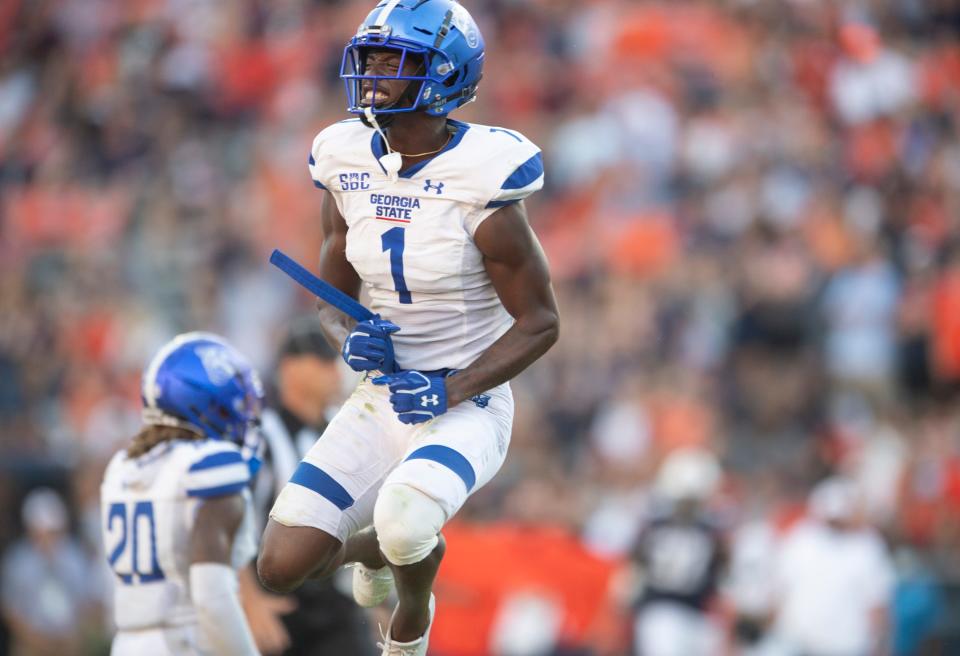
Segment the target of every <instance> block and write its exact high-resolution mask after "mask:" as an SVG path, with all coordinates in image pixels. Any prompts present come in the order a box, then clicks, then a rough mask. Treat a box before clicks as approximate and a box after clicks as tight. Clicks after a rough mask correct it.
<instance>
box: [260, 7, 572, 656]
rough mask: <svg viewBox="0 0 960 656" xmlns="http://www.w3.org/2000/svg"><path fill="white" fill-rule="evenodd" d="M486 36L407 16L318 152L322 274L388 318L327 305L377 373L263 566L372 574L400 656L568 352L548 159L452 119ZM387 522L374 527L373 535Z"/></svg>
mask: <svg viewBox="0 0 960 656" xmlns="http://www.w3.org/2000/svg"><path fill="white" fill-rule="evenodd" d="M483 54H484V50H483V39H482V37H481V35H480V32H479V30H478V29H477V26H476V24H475V23H474V21H473V19H472V18H471V17H470V14H469V13H467V11H466V9H464V8H463V7H462V6H461V5H459V4H458V3H456V2H453V1H452V0H388V1H384V2H381V3H380V4H379V5H377V7H376V8H374V10H373V11H372V12H371V13H370V14H369V16H367V18H366V19H365V20H364V21H363V23H362V24H361V26H360V28H359V30H358V32H357V34H356V36H355V37H354V38H353V39H351V41H350V42H349V44H348V45H347V47H346V49H345V51H344V59H343V67H342V70H341V77H342V78H343V79H344V81H345V83H346V88H347V93H348V97H349V111H351V112H352V113H354V114H358V115H360V119H359V120H358V119H353V120H348V121H344V122H341V123H337V124H335V125H333V126H331V127H329V128H327V129H326V130H324V131H323V132H321V133H320V134H319V135H318V136H317V138H316V139H315V140H314V143H313V148H312V150H311V152H310V157H309V168H310V173H311V176H312V178H313V181H314V184H315V185H316V186H317V187H319V188H320V189H322V190H325V191H324V193H323V205H322V225H323V232H324V242H323V247H322V250H321V255H320V271H321V275H322V277H323V278H324V279H325V280H326V281H328V282H329V283H331V284H332V285H334V286H335V287H337V288H338V289H340V290H341V291H343V292H345V293H347V294H349V295H350V296H352V297H354V298H358V296H359V293H360V291H361V286H362V287H363V289H365V290H366V292H367V293H368V295H369V297H370V299H371V302H372V308H371V309H372V310H373V312H374V313H376V314H377V318H375V319H371V320H369V321H364V322H361V323H359V324H358V323H356V322H354V321H352V320H348V319H346V318H345V317H344V315H342V314H340V313H339V312H338V311H336V310H335V309H333V308H331V307H327V306H321V310H320V313H321V319H322V320H323V325H324V328H325V330H326V331H327V333H328V336H329V338H330V339H331V340H332V341H333V342H334V343H336V344H339V345H342V353H343V356H344V359H345V360H346V362H347V363H348V364H349V365H350V366H351V367H353V368H354V369H356V370H358V371H367V372H378V373H374V374H372V375H370V376H368V377H367V378H366V379H365V380H364V381H363V382H362V383H361V384H360V385H359V386H358V387H357V389H356V391H355V392H354V393H353V395H352V397H351V398H350V399H349V400H348V401H347V403H346V404H345V405H344V406H343V408H342V409H341V411H340V412H339V414H338V415H337V416H336V417H335V418H334V419H333V421H332V422H331V423H330V425H329V427H328V428H327V430H326V431H325V432H324V435H323V436H322V437H321V438H320V440H319V441H318V442H317V443H316V445H315V446H314V447H313V449H311V451H310V452H309V453H308V454H307V456H306V457H305V458H304V460H303V461H302V462H301V463H300V465H299V467H298V468H297V470H296V471H295V473H294V474H293V476H292V477H291V479H290V482H289V483H288V484H287V485H286V486H285V488H284V489H283V491H282V492H281V494H280V495H279V497H278V499H277V501H276V504H275V505H274V508H273V510H272V512H271V520H270V522H269V523H268V525H267V527H266V530H265V532H264V540H263V541H262V547H261V554H260V559H259V561H258V569H259V573H260V576H261V579H262V580H263V582H264V583H265V584H266V585H267V586H268V587H271V588H273V589H276V590H289V589H292V588H295V587H296V586H298V585H299V584H300V583H302V582H303V581H304V580H305V579H307V578H310V577H322V576H327V575H329V574H331V573H332V572H333V571H334V570H335V569H336V568H337V567H339V566H340V565H341V564H343V563H353V562H356V563H359V565H358V566H357V568H356V569H355V571H354V596H355V598H356V599H357V601H358V602H360V603H361V604H362V605H373V604H376V603H379V602H380V601H382V600H383V599H384V598H385V597H386V594H387V593H388V592H389V589H390V585H391V582H392V581H393V580H395V582H396V588H397V593H398V598H399V604H398V606H397V608H396V609H395V610H394V613H393V616H392V618H391V621H390V624H389V625H388V627H387V628H386V631H385V635H384V641H383V652H382V653H383V654H390V655H400V654H402V655H404V656H408V655H409V656H420V655H422V654H425V653H426V649H427V642H428V638H429V627H430V624H431V622H432V616H433V596H432V594H431V587H432V584H433V579H434V576H435V575H436V572H437V568H438V566H439V564H440V560H441V558H442V556H443V548H444V546H443V542H442V539H441V537H440V535H439V534H440V530H441V529H442V527H443V525H444V524H445V523H446V522H447V521H448V520H449V519H450V518H451V517H452V516H453V515H454V514H455V513H456V512H457V511H458V510H459V509H460V507H461V506H462V505H463V503H464V502H465V501H466V499H467V497H468V496H469V495H470V494H471V493H473V492H474V491H476V490H477V489H479V488H480V487H481V486H483V485H484V484H485V483H486V482H487V481H489V480H490V479H491V478H492V477H493V476H494V474H495V473H496V472H497V470H498V469H499V468H500V466H501V464H502V463H503V460H504V458H505V456H506V450H507V445H508V444H509V439H510V431H511V425H512V421H513V398H512V395H511V392H510V387H509V384H508V381H509V380H510V379H511V378H513V377H514V376H516V375H517V374H518V373H520V372H521V371H523V369H525V368H526V367H527V366H528V365H530V364H531V363H532V362H533V361H535V360H536V359H537V358H539V357H540V356H541V355H542V354H543V353H544V352H546V351H547V349H549V348H550V346H551V345H552V344H553V343H554V342H555V341H556V339H557V332H558V316H557V309H556V302H555V300H554V296H553V291H552V289H551V286H550V279H549V274H548V269H547V263H546V260H545V258H544V255H543V252H542V250H541V248H540V245H539V243H538V242H537V239H536V237H535V235H534V234H533V232H532V230H531V229H530V226H529V225H528V223H527V217H526V212H525V210H524V206H523V199H524V198H525V197H526V196H528V195H529V194H531V193H533V192H534V191H536V190H538V189H540V188H541V187H542V185H543V165H542V159H541V154H540V150H539V149H538V148H537V147H536V146H535V145H534V144H532V143H531V142H530V141H528V140H527V139H526V138H525V137H523V136H522V135H520V134H518V133H516V132H514V131H511V130H506V129H503V128H498V127H490V126H485V125H471V124H468V123H462V122H459V121H454V120H450V119H448V118H447V114H448V113H449V112H451V111H452V110H453V109H456V108H457V107H459V106H461V105H463V104H465V103H467V102H469V101H471V100H473V98H474V96H475V95H476V91H477V84H478V83H479V81H480V77H481V72H482V68H483ZM371 523H372V526H371Z"/></svg>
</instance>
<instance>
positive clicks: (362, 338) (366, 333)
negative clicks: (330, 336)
mask: <svg viewBox="0 0 960 656" xmlns="http://www.w3.org/2000/svg"><path fill="white" fill-rule="evenodd" d="M398 330H400V326H398V325H396V324H395V323H391V322H390V321H387V320H386V319H381V318H380V317H379V316H376V317H374V318H373V319H367V320H366V321H361V322H360V323H358V324H357V325H356V326H354V328H353V331H352V332H351V333H350V334H349V335H348V336H347V338H346V339H345V340H344V341H343V348H342V349H341V350H340V354H341V355H342V356H343V360H344V362H346V363H347V364H348V365H350V368H351V369H353V370H354V371H373V370H374V369H377V370H380V371H382V372H384V373H392V372H394V371H396V370H397V363H396V361H395V360H394V355H393V341H392V340H391V339H390V335H392V334H393V333H395V332H397V331H398Z"/></svg>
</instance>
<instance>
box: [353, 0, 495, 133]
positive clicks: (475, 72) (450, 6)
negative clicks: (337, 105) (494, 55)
mask: <svg viewBox="0 0 960 656" xmlns="http://www.w3.org/2000/svg"><path fill="white" fill-rule="evenodd" d="M373 48H376V49H380V50H396V51H397V52H398V53H399V54H400V58H401V59H400V66H399V67H398V69H397V74H396V75H391V76H387V75H366V73H365V67H366V52H367V51H368V50H370V49H373ZM409 57H417V58H418V60H422V62H423V63H422V65H421V66H420V69H419V70H418V72H417V73H418V74H417V75H403V74H402V72H403V64H404V62H406V61H407V59H408V58H409ZM482 76H483V36H481V34H480V30H479V29H478V28H477V24H476V23H475V22H474V20H473V18H472V17H471V16H470V14H469V12H467V10H466V9H464V8H463V6H462V5H461V4H460V3H458V2H454V0H381V2H380V4H378V5H377V6H376V7H375V8H374V10H373V11H371V12H370V14H369V15H368V16H367V17H366V19H364V21H363V23H361V25H360V28H359V29H358V30H357V34H356V36H354V37H353V38H352V39H350V43H348V44H347V47H346V48H345V49H344V51H343V62H342V64H341V66H340V77H341V78H342V79H343V82H344V84H345V85H346V88H347V103H348V107H347V110H348V111H349V112H351V113H353V114H361V115H362V114H363V112H364V109H365V108H364V106H363V105H362V99H363V93H362V89H361V87H362V85H363V82H364V80H370V81H371V82H372V83H373V85H374V86H373V89H374V96H375V95H376V84H377V83H378V81H379V80H410V88H409V89H408V92H407V93H406V94H404V95H403V96H402V98H401V99H400V100H399V101H398V102H397V103H394V106H391V107H375V106H374V107H372V108H371V109H372V110H373V113H374V114H396V113H400V112H416V111H424V112H426V113H428V114H431V115H433V116H446V115H447V114H449V113H450V112H451V111H453V110H454V109H456V108H457V107H460V106H461V105H465V104H466V103H468V102H470V101H471V100H473V99H474V98H475V97H476V95H477V85H478V84H479V82H480V78H481V77H482ZM417 82H419V86H418V85H417ZM407 98H410V99H411V102H410V103H409V104H407V103H403V104H404V105H405V106H403V107H399V106H397V105H399V104H401V102H402V101H403V100H404V99H407Z"/></svg>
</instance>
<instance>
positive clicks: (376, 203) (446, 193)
mask: <svg viewBox="0 0 960 656" xmlns="http://www.w3.org/2000/svg"><path fill="white" fill-rule="evenodd" d="M448 127H449V129H450V130H451V131H452V135H451V137H450V141H449V142H448V143H447V145H446V146H445V147H444V149H443V150H442V151H441V152H440V153H438V154H437V155H436V156H434V157H433V158H431V159H428V160H426V161H424V162H419V163H417V164H414V165H413V166H412V167H409V168H408V169H406V170H404V171H402V172H401V173H400V174H399V177H398V179H397V180H396V181H395V182H392V181H391V180H390V178H389V177H388V175H387V173H386V172H385V171H384V169H383V167H382V166H381V165H380V162H379V157H380V156H382V155H384V154H386V149H385V146H384V143H383V139H382V138H381V137H380V135H379V134H378V133H377V132H376V131H375V130H373V129H371V128H368V127H366V126H365V125H363V123H361V122H360V121H359V120H356V119H355V120H347V121H342V122H340V123H335V124H334V125H332V126H330V127H328V128H327V129H325V130H324V131H322V132H321V133H320V134H319V135H317V137H316V139H314V142H313V148H312V149H311V152H310V158H309V168H310V175H311V177H312V178H313V182H314V185H315V186H317V187H319V188H321V189H326V190H328V191H329V192H330V193H331V195H332V196H333V198H334V200H335V201H336V204H337V208H338V209H339V210H340V214H341V215H342V216H343V218H344V219H345V221H346V224H347V244H346V256H347V259H348V260H349V261H350V263H351V264H352V265H353V267H354V269H356V271H357V274H358V275H359V276H360V278H361V280H362V281H363V285H364V288H365V290H366V292H367V293H368V295H369V297H370V302H371V308H370V309H371V310H372V311H373V312H375V313H377V314H380V315H381V316H382V317H383V318H385V319H389V320H390V321H392V322H394V323H395V324H397V325H398V326H400V331H399V332H397V333H395V334H394V335H393V344H394V348H395V351H396V358H397V363H398V364H399V365H400V367H402V368H404V369H419V370H422V371H429V370H435V369H442V368H455V369H459V368H463V367H466V366H467V365H469V364H470V363H472V362H473V361H474V360H476V359H477V357H478V356H480V354H481V353H483V352H484V351H485V350H486V349H487V348H488V347H489V346H490V345H491V344H493V342H495V341H496V340H497V338H499V337H500V336H501V335H502V334H503V333H504V332H506V331H507V329H508V328H509V327H510V326H511V324H512V323H513V319H512V318H511V317H510V315H509V314H508V313H507V311H506V310H505V309H504V307H503V305H502V304H501V302H500V300H499V298H498V297H497V293H496V290H495V289H494V287H493V284H492V283H491V281H490V278H489V277H488V276H487V273H486V270H485V269H484V264H483V255H482V254H481V253H480V251H479V249H478V248H477V246H476V244H475V243H474V240H473V237H474V233H475V232H476V230H477V228H478V226H479V225H480V224H481V223H482V222H483V221H484V220H485V219H486V218H488V217H489V216H490V215H491V214H493V213H494V212H496V211H497V210H498V209H499V208H501V207H503V206H505V205H508V204H510V203H513V202H516V201H519V200H522V199H523V198H526V197H527V196H529V195H530V194H532V193H533V192H535V191H537V190H538V189H540V188H541V187H542V186H543V160H542V157H541V153H540V149H539V148H538V147H537V146H536V145H534V144H533V143H532V142H530V141H529V140H528V139H526V138H525V137H524V136H523V135H521V134H519V133H517V132H514V131H512V130H505V129H503V128H496V127H490V126H486V125H476V124H470V123H462V122H460V121H453V120H448Z"/></svg>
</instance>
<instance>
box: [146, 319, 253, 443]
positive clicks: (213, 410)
mask: <svg viewBox="0 0 960 656" xmlns="http://www.w3.org/2000/svg"><path fill="white" fill-rule="evenodd" d="M141 398H142V399H143V416H144V421H145V422H146V423H148V424H158V425H165V426H177V427H180V428H184V429H187V430H191V431H193V432H195V433H198V434H201V435H204V436H206V437H208V438H211V439H215V440H227V441H230V442H233V443H234V444H236V445H237V446H240V447H243V448H244V450H248V449H250V448H253V450H254V451H255V450H256V444H253V443H252V440H251V435H250V434H251V433H256V430H255V428H256V426H257V424H258V423H259V420H260V410H261V408H262V406H263V384H262V383H261V382H260V377H259V376H258V375H257V372H256V371H255V370H254V368H253V367H252V366H251V365H250V363H249V362H248V361H247V359H246V358H245V357H244V356H243V355H241V354H240V352H239V351H237V350H236V349H234V348H233V347H232V346H230V344H228V343H227V342H226V340H224V339H223V338H222V337H220V336H218V335H214V334H213V333H204V332H191V333H183V334H182V335H177V336H176V337H174V338H173V340H171V341H170V342H168V343H167V344H166V345H165V346H163V348H161V349H160V351H159V352H157V354H156V355H155V356H154V357H153V360H151V361H150V364H149V365H148V366H147V368H146V370H145V371H144V372H143V383H142V386H141ZM249 455H253V454H252V453H251V454H249Z"/></svg>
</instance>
